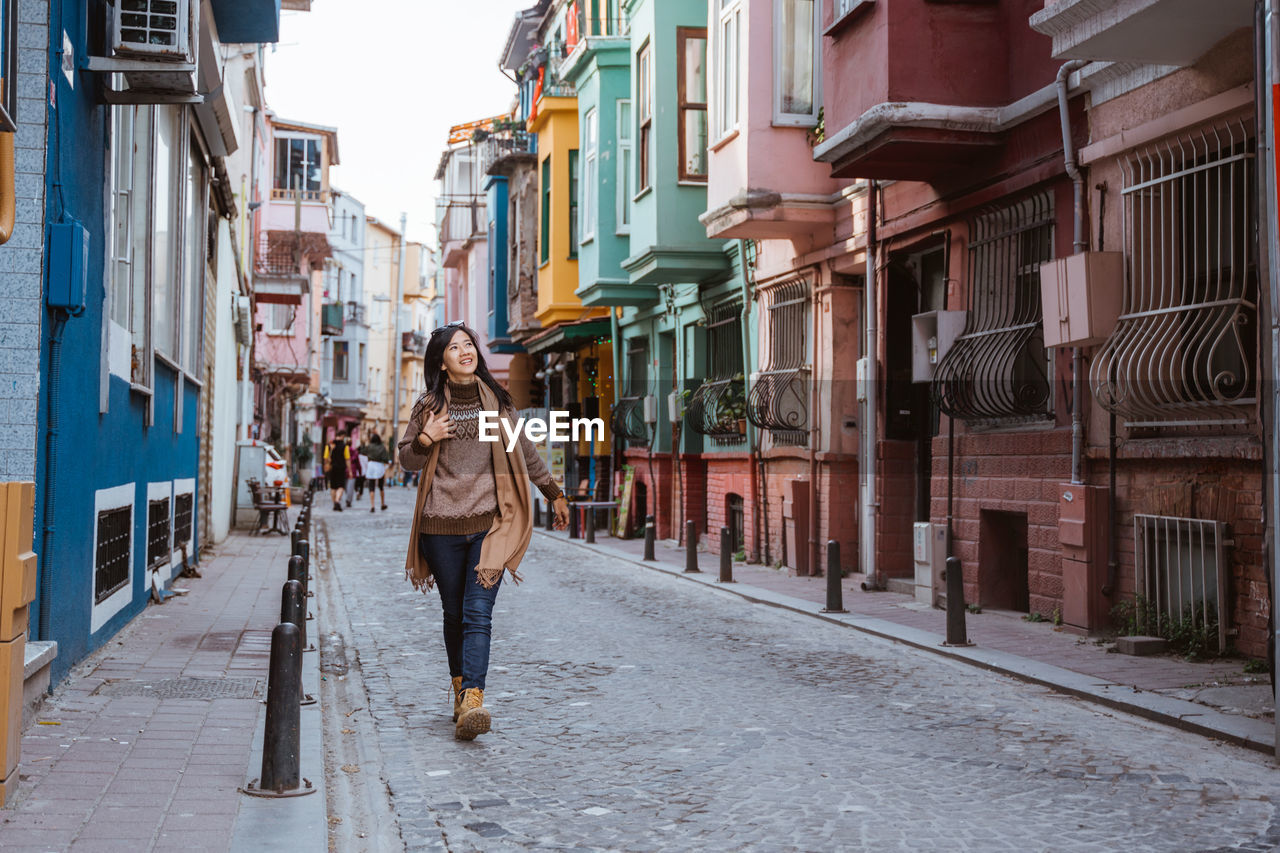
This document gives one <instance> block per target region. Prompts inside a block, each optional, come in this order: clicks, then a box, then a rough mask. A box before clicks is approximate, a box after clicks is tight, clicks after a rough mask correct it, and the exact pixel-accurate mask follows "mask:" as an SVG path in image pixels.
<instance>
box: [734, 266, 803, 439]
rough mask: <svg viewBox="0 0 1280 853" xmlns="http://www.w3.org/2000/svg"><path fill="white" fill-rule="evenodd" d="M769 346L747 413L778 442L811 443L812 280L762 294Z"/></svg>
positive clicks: (778, 286)
mask: <svg viewBox="0 0 1280 853" xmlns="http://www.w3.org/2000/svg"><path fill="white" fill-rule="evenodd" d="M761 295H762V297H763V298H762V299H761V302H762V303H763V304H764V306H765V322H766V324H767V329H768V334H769V348H768V350H767V361H766V362H765V366H764V369H763V370H761V371H760V372H759V373H758V374H756V377H755V383H754V385H753V386H752V388H751V393H750V395H748V397H747V417H749V418H750V419H751V422H752V423H753V424H755V425H756V426H758V427H760V428H762V429H767V430H769V436H770V437H771V438H772V439H773V443H774V444H775V445H791V446H797V447H804V446H805V445H806V444H808V443H809V366H808V361H809V346H808V338H809V335H808V331H809V308H810V306H809V280H808V279H807V278H804V277H800V278H793V279H789V280H787V281H784V282H782V283H780V284H776V285H773V286H771V287H769V288H768V289H767V290H765V291H764V292H763V293H762V294H761Z"/></svg>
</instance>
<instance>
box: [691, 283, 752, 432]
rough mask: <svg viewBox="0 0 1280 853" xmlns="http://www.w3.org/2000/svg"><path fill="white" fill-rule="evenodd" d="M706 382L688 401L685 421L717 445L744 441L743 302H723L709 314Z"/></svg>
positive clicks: (745, 415)
mask: <svg viewBox="0 0 1280 853" xmlns="http://www.w3.org/2000/svg"><path fill="white" fill-rule="evenodd" d="M706 327H707V380H706V381H705V382H703V383H702V385H701V386H699V387H698V390H697V391H694V392H693V396H692V397H690V398H689V407H688V410H687V412H686V415H685V420H686V422H687V423H688V425H689V428H690V429H692V430H693V431H694V432H699V433H702V434H703V435H707V436H710V437H711V439H712V440H713V441H715V442H716V443H717V444H736V443H737V442H739V441H742V439H743V437H744V435H745V430H743V429H742V428H741V427H740V424H739V422H740V421H742V422H745V420H746V417H747V414H746V410H747V387H746V380H745V378H744V377H743V375H742V366H743V365H742V302H741V301H740V300H734V301H728V302H721V303H720V304H719V305H715V306H712V308H711V310H709V311H708V312H707V318H706Z"/></svg>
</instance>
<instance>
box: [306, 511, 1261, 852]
mask: <svg viewBox="0 0 1280 853" xmlns="http://www.w3.org/2000/svg"><path fill="white" fill-rule="evenodd" d="M391 497H392V501H391V503H392V509H391V510H390V511H388V512H385V513H382V512H380V513H377V514H370V513H368V512H367V511H348V512H346V513H343V514H342V515H338V514H336V513H333V512H331V511H329V510H328V509H323V508H322V509H318V511H317V514H316V521H317V528H318V535H317V537H316V538H317V539H318V540H319V543H318V544H319V546H320V550H321V554H320V557H321V561H322V564H321V567H320V568H321V571H333V572H335V573H336V579H337V581H338V584H337V585H338V587H339V588H340V589H341V593H342V596H343V601H344V604H345V609H346V611H347V613H348V615H349V619H350V626H349V628H348V627H346V626H326V627H325V630H333V629H335V627H336V629H338V630H342V631H343V632H344V633H345V632H346V631H348V630H349V632H350V633H349V639H348V643H349V646H348V648H347V650H346V653H347V656H348V658H349V659H350V661H351V663H352V664H353V665H355V664H356V663H357V661H358V665H359V668H360V672H361V674H362V677H363V679H364V683H365V687H366V689H367V692H368V709H369V712H371V713H372V720H373V724H374V728H375V730H376V744H374V746H375V749H374V751H373V752H374V754H375V755H377V756H379V760H380V762H381V768H380V773H381V774H382V776H383V777H384V778H385V780H386V782H387V786H388V789H389V791H390V795H391V801H392V806H393V808H394V812H395V816H396V820H397V822H398V829H399V832H400V835H401V837H402V838H403V840H404V842H405V845H406V847H407V849H409V850H430V849H450V850H458V851H462V850H472V849H483V850H508V849H513V850H514V849H600V850H637V851H641V850H657V849H672V850H742V849H757V850H836V849H842V850H890V849H911V850H957V849H964V850H1081V851H1097V850H1126V851H1140V850H1217V849H1246V850H1269V849H1275V847H1276V846H1277V845H1280V817H1277V814H1276V811H1275V808H1274V805H1273V801H1274V800H1275V799H1277V798H1280V779H1278V778H1277V774H1276V773H1275V770H1274V766H1273V765H1272V764H1271V763H1270V762H1269V760H1268V759H1267V758H1266V757H1264V756H1260V755H1255V754H1251V753H1248V752H1246V751H1244V750H1240V749H1237V748H1235V747H1230V746H1225V745H1222V744H1219V743H1215V742H1213V741H1211V740H1208V739H1205V738H1201V737H1198V736H1194V735H1189V734H1184V733H1181V732H1177V731H1174V730H1172V729H1169V728H1166V727H1163V726H1158V725H1154V724H1149V723H1146V722H1144V721H1142V720H1139V719H1136V718H1133V717H1129V716H1125V715H1122V714H1117V713H1115V712H1111V711H1108V710H1106V709H1103V708H1099V707H1096V706H1092V705H1089V704H1086V703H1083V702H1081V701H1079V700H1076V699H1071V698H1066V697H1063V696H1060V695H1057V694H1054V693H1052V692H1050V691H1048V690H1046V689H1043V688H1039V687H1035V686H1031V685H1028V684H1024V683H1021V682H1017V681H1014V680H1012V679H1008V678H1005V677H1002V676H999V675H994V674H990V673H986V672H983V671H980V670H977V669H973V668H970V667H966V666H962V665H959V664H956V663H953V662H950V661H947V660H944V659H940V658H937V657H934V656H931V655H929V654H927V653H924V652H921V651H918V650H913V649H909V648H904V647H901V646H896V645H893V644H890V643H888V642H884V641H881V640H877V639H875V638H870V637H867V636H865V635H863V634H860V633H858V632H855V631H851V630H848V629H846V628H841V627H837V626H832V625H828V624H824V623H821V622H818V621H817V620H812V619H810V618H807V617H804V616H800V615H796V614H791V613H785V612H782V611H778V610H774V609H773V608H768V607H762V606H759V605H753V604H750V603H748V602H745V601H742V600H740V599H737V598H734V597H731V596H727V595H721V594H717V593H715V592H714V591H713V590H712V591H708V590H706V589H705V588H701V587H695V586H694V585H692V584H682V583H678V582H677V581H675V580H673V579H671V578H668V577H665V576H662V575H659V574H657V573H654V572H650V571H646V570H644V569H639V568H637V567H635V566H633V565H630V564H627V563H624V562H622V561H618V560H612V559H609V558H601V559H599V560H588V559H585V555H584V552H583V551H581V550H580V549H577V548H575V547H573V546H569V545H565V544H563V543H561V542H557V541H555V540H553V539H550V538H547V537H545V536H543V535H541V534H535V535H534V540H533V544H532V546H531V547H530V550H529V553H528V555H527V556H526V558H525V561H524V564H523V565H522V567H521V568H522V575H523V576H524V578H525V582H524V583H523V584H522V585H520V586H519V587H514V586H512V585H510V584H509V583H504V585H503V589H502V591H501V594H500V595H499V598H498V604H497V608H496V611H495V616H494V641H493V654H492V659H491V666H490V672H489V682H488V690H487V691H486V700H487V703H486V704H488V705H490V706H491V707H492V710H493V716H494V723H493V731H492V732H491V733H490V734H487V735H484V736H482V737H481V738H479V739H478V740H476V741H475V742H472V743H462V742H457V741H455V740H454V739H453V726H452V723H451V722H450V708H449V702H448V693H447V686H448V682H449V679H448V670H447V666H446V663H445V658H444V653H443V643H442V640H441V637H440V612H439V599H438V597H437V596H436V594H435V593H434V592H433V593H431V594H429V595H426V596H423V595H421V594H419V593H416V592H414V591H413V590H412V589H411V588H410V587H409V585H408V584H407V583H406V582H405V581H404V579H403V571H402V568H401V567H402V564H403V560H404V550H405V546H406V544H407V543H406V537H407V529H408V520H407V515H408V513H409V512H410V510H411V506H412V503H411V495H410V492H409V491H407V490H402V489H398V488H397V489H395V490H394V491H393V492H392V495H391ZM321 606H322V607H323V606H324V605H323V602H322V603H321ZM322 618H323V617H322ZM365 769H366V770H367V771H368V772H373V771H374V770H375V769H376V768H372V767H366V768H365Z"/></svg>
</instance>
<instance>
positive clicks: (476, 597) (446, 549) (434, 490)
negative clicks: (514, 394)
mask: <svg viewBox="0 0 1280 853" xmlns="http://www.w3.org/2000/svg"><path fill="white" fill-rule="evenodd" d="M423 368H424V374H425V376H426V383H427V389H426V391H424V392H423V393H422V396H420V397H419V398H418V402H417V404H416V405H415V406H414V410H413V414H412V416H411V418H410V420H409V425H408V427H407V428H406V430H405V433H404V435H403V436H402V437H401V439H400V444H399V449H400V464H401V466H403V468H404V470H405V471H421V472H422V476H421V478H420V479H419V481H418V502H417V506H416V508H415V509H414V515H413V527H412V530H411V533H410V538H409V553H408V556H407V557H406V560H405V574H406V575H407V577H408V579H409V580H410V581H411V582H412V583H413V585H414V587H415V588H416V589H420V590H422V591H423V592H425V591H426V590H428V589H430V588H431V587H432V586H433V585H438V586H439V588H440V601H441V604H442V606H443V607H442V609H443V610H444V646H445V653H446V655H447V656H448V659H449V675H450V676H451V677H452V680H453V685H452V695H453V713H454V720H455V723H456V725H455V727H454V736H455V737H457V738H458V739H459V740H472V739H474V738H475V737H476V736H477V735H480V734H484V733H485V732H487V731H489V727H490V723H491V720H490V715H489V711H488V709H486V708H485V707H484V689H485V675H486V673H487V672H488V669H489V639H490V635H491V628H492V614H493V604H494V601H495V600H496V598H497V595H498V587H499V586H500V585H501V583H502V578H503V575H504V574H505V573H506V572H510V573H511V580H512V582H513V583H519V582H520V577H519V575H517V574H516V569H517V568H518V567H519V565H520V560H521V558H523V557H524V552H525V549H526V548H527V547H528V546H529V540H530V538H531V537H532V535H533V518H532V516H531V514H530V511H529V502H530V496H529V482H530V481H532V482H533V483H534V485H536V486H537V487H538V489H539V490H540V491H541V492H542V494H543V496H544V497H545V498H546V499H547V501H548V502H550V503H552V504H553V505H554V511H555V526H556V528H557V529H563V528H564V527H565V525H566V524H568V521H569V506H568V504H567V503H566V501H565V498H564V494H563V492H561V490H560V487H559V486H557V485H556V483H555V481H554V480H553V479H552V476H551V473H550V472H549V471H548V470H547V468H546V466H545V465H544V464H543V463H542V460H541V458H539V456H538V452H537V449H536V448H535V447H534V446H533V444H532V443H531V442H530V441H529V440H528V439H527V438H525V437H524V435H523V433H521V435H520V442H519V444H520V446H519V448H518V449H517V450H513V451H512V452H510V453H508V452H507V450H506V444H507V440H508V437H509V435H510V429H511V427H510V423H511V422H512V421H514V418H513V417H511V416H512V415H513V412H514V409H513V405H512V401H511V395H510V393H508V392H507V389H505V388H503V387H502V386H501V385H500V384H499V383H498V381H497V380H496V379H494V378H493V375H492V374H491V373H490V372H489V368H488V366H487V365H486V364H485V361H484V356H483V355H482V354H481V353H480V350H479V347H478V346H477V344H476V335H475V333H474V332H473V331H472V330H471V329H469V328H467V327H466V326H464V325H463V324H462V323H450V324H449V325H447V326H441V327H440V328H438V329H436V330H435V331H434V332H432V333H431V338H430V340H429V341H428V342H427V351H426V355H425V356H424V360H423ZM482 411H483V412H496V413H499V414H500V415H501V417H502V419H503V422H504V427H503V428H502V429H501V430H500V432H502V433H503V436H502V440H501V441H493V442H482V441H480V440H479V429H478V424H479V416H480V413H481V412H482Z"/></svg>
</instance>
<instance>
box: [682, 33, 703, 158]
mask: <svg viewBox="0 0 1280 853" xmlns="http://www.w3.org/2000/svg"><path fill="white" fill-rule="evenodd" d="M676 44H677V50H678V53H677V57H678V59H679V62H680V66H679V69H678V70H677V76H678V80H677V81H676V84H677V87H678V91H679V96H680V130H679V132H680V180H682V181H706V179H707V31H706V30H705V29H688V28H684V27H681V28H680V29H678V30H677V31H676Z"/></svg>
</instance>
